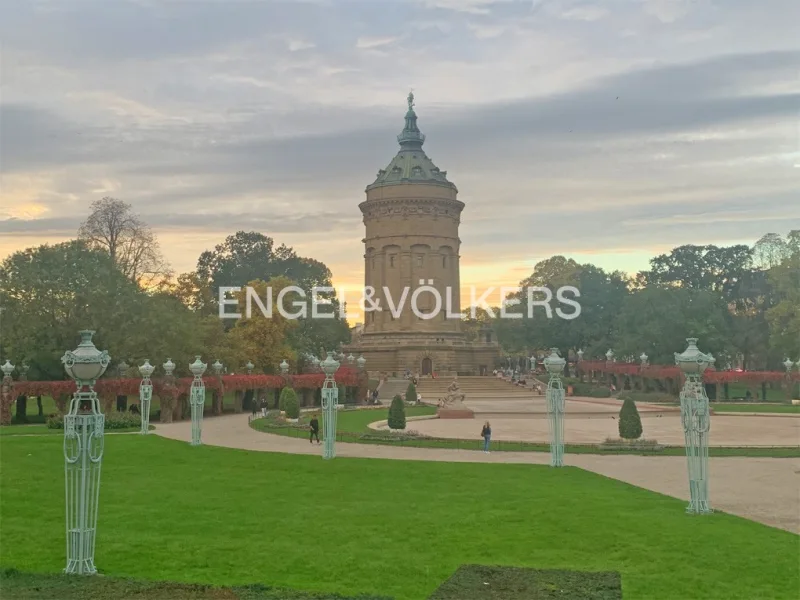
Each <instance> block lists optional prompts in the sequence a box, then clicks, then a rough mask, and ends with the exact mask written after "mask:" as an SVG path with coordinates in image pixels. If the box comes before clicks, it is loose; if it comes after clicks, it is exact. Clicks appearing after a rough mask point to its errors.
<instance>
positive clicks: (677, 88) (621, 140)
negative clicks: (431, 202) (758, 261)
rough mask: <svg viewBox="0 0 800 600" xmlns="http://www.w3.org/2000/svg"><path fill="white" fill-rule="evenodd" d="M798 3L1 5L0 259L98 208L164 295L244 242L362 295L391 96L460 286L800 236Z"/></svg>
mask: <svg viewBox="0 0 800 600" xmlns="http://www.w3.org/2000/svg"><path fill="white" fill-rule="evenodd" d="M798 23H800V2H797V0H763V1H761V2H752V1H749V0H724V1H723V0H719V1H716V2H711V1H702V0H695V1H684V0H605V1H603V2H576V1H571V0H564V1H559V0H552V1H549V0H526V1H511V0H403V1H394V0H372V1H349V0H304V1H299V0H298V1H294V2H288V1H286V2H278V1H270V0H225V1H217V0H162V1H158V0H130V1H126V0H114V1H113V2H109V1H107V0H102V1H101V0H57V1H54V0H47V1H45V0H27V1H21V0H6V1H5V2H4V3H2V5H0V40H1V42H2V43H1V45H0V86H2V87H1V89H0V258H2V257H4V256H7V255H8V254H10V253H12V252H14V251H15V250H19V249H22V248H25V247H29V246H33V245H38V244H41V243H52V242H58V241H63V240H66V239H70V238H73V237H75V234H76V230H77V228H78V225H79V224H80V222H81V221H82V220H83V219H85V217H86V216H87V214H88V210H89V204H90V203H91V202H92V201H93V200H96V199H99V198H101V197H103V196H114V197H117V198H120V199H122V200H124V201H126V202H129V203H131V204H132V205H133V208H134V210H135V211H136V212H137V213H139V214H140V215H141V216H142V217H143V218H144V220H145V221H147V222H148V223H149V224H150V225H151V226H152V227H153V228H154V230H155V231H156V233H157V234H158V237H159V240H160V243H161V247H162V249H163V251H164V253H165V255H166V257H167V259H168V260H169V262H170V263H171V265H172V267H173V268H174V269H175V270H176V271H177V272H186V271H189V270H192V269H193V268H194V266H195V264H196V260H197V257H198V256H199V254H200V253H201V252H202V251H203V250H206V249H211V248H213V247H214V246H215V245H216V244H218V243H220V242H222V241H223V240H224V238H225V237H226V236H227V235H229V234H231V233H233V232H235V231H237V230H242V229H243V230H248V231H249V230H257V231H260V232H263V233H265V234H267V235H270V236H272V237H273V238H274V239H275V240H276V243H278V244H280V243H286V244H288V245H291V246H293V247H294V248H295V249H296V250H297V252H298V253H299V254H301V255H304V256H311V257H313V258H316V259H319V260H322V261H323V262H325V263H326V264H327V265H328V266H329V267H330V268H331V270H332V271H333V275H334V283H335V284H336V285H337V286H344V287H347V288H354V289H355V288H357V287H359V286H360V285H362V282H363V264H364V261H363V258H362V257H363V244H362V242H361V239H362V237H363V233H364V230H363V223H362V220H361V214H360V211H359V209H358V204H359V203H360V202H362V201H363V200H364V188H365V186H366V185H368V184H370V183H372V181H373V180H374V178H375V175H376V173H377V171H378V169H381V168H383V167H385V166H386V165H387V164H388V163H389V161H390V160H391V159H392V157H393V156H394V154H395V153H396V151H397V149H398V146H397V141H396V135H397V134H398V133H399V132H400V130H401V129H402V127H403V116H404V113H405V110H406V96H407V94H408V92H409V90H410V89H413V90H414V94H415V96H416V112H417V115H418V117H419V121H418V123H419V126H420V129H421V130H422V131H423V132H424V133H425V134H426V136H427V140H426V143H425V150H426V152H427V154H428V155H429V156H430V157H431V158H432V159H433V160H434V162H435V163H436V165H437V166H438V167H440V168H441V169H442V170H447V171H448V179H450V180H451V181H453V182H454V183H455V184H456V185H457V186H458V189H459V199H460V200H462V201H463V202H464V203H465V204H466V207H465V209H464V212H463V213H462V223H461V229H460V235H461V240H462V246H461V257H462V258H461V263H462V283H463V284H464V285H477V286H482V287H484V288H485V287H487V286H499V285H515V284H516V283H518V282H519V281H520V280H522V279H523V278H525V277H526V276H528V275H529V274H530V272H531V270H532V268H533V265H534V264H535V263H536V262H538V261H539V260H542V259H544V258H547V257H549V256H552V255H556V254H562V255H566V256H569V257H572V258H575V259H576V260H578V261H579V262H592V263H594V264H596V265H598V266H601V267H603V268H607V269H622V270H625V271H629V272H635V271H638V270H640V269H644V268H646V267H647V265H648V260H649V258H650V257H651V256H653V255H656V254H660V253H663V252H668V251H669V250H670V249H671V248H673V247H675V246H678V245H682V244H710V243H713V244H720V245H726V244H734V243H747V244H752V243H753V242H754V241H755V240H756V239H758V238H759V237H760V236H761V235H762V234H764V233H767V232H776V233H781V234H783V233H786V232H788V231H789V230H790V229H792V228H797V227H798V226H800V121H799V120H798V117H799V116H800V26H799V25H798Z"/></svg>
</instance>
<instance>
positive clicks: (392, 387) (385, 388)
mask: <svg viewBox="0 0 800 600" xmlns="http://www.w3.org/2000/svg"><path fill="white" fill-rule="evenodd" d="M408 384H409V380H408V379H403V378H401V377H390V378H389V379H387V380H386V381H384V382H383V384H382V385H381V386H380V387H379V388H378V401H379V402H380V403H381V404H391V403H392V398H394V397H395V394H400V396H401V397H402V398H403V399H405V397H406V390H407V389H408Z"/></svg>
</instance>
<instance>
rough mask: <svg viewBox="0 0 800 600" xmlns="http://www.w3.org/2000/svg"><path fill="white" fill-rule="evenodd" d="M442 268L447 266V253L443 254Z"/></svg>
mask: <svg viewBox="0 0 800 600" xmlns="http://www.w3.org/2000/svg"><path fill="white" fill-rule="evenodd" d="M442 268H443V269H446V268H447V255H444V256H442Z"/></svg>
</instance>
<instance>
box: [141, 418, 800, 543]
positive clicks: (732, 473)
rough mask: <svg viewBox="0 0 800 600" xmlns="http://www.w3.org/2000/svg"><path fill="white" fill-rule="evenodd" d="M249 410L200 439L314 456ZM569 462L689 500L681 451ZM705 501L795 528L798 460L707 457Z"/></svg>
mask: <svg viewBox="0 0 800 600" xmlns="http://www.w3.org/2000/svg"><path fill="white" fill-rule="evenodd" d="M247 417H248V415H246V414H238V415H226V416H222V417H213V418H209V419H205V420H204V422H203V443H204V444H206V445H209V446H223V447H226V448H238V449H242V450H256V451H261V452H282V453H288V454H314V455H317V456H319V455H320V454H321V452H322V450H321V447H320V446H317V445H313V446H312V445H311V444H309V443H308V442H307V441H306V440H304V439H297V438H290V437H286V436H280V435H272V434H268V433H262V432H260V431H255V430H254V429H252V428H251V427H250V425H249V424H248V422H247ZM155 433H156V434H157V435H161V436H163V437H166V438H171V439H175V440H182V441H186V442H188V441H189V440H190V439H191V423H190V422H188V421H182V422H179V423H170V424H156V430H155ZM336 455H337V457H358V458H383V459H397V460H432V461H443V462H479V463H527V464H548V463H549V460H550V457H549V455H548V454H547V453H545V452H493V453H491V454H484V453H483V452H476V451H471V450H450V449H439V448H436V449H433V448H397V447H394V446H378V445H371V444H349V443H342V442H340V443H338V444H337V445H336ZM564 461H565V463H566V464H567V465H570V466H575V467H580V468H582V469H586V470H587V471H592V472H594V473H598V474H600V475H605V476H606V477H611V478H614V479H618V480H620V481H624V482H626V483H630V484H632V485H635V486H638V487H642V488H645V489H648V490H652V491H654V492H659V493H661V494H666V495H668V496H673V497H675V498H680V499H682V500H687V501H688V499H689V494H688V483H687V481H686V459H685V458H683V457H680V456H652V457H648V456H621V455H613V456H603V455H597V454H567V455H566V456H565V457H564ZM709 471H710V477H711V479H710V482H709V486H710V493H711V505H712V506H713V507H714V508H716V509H719V510H722V511H725V512H728V513H731V514H735V515H739V516H741V517H746V518H748V519H752V520H754V521H759V522H761V523H764V524H766V525H771V526H773V527H779V528H781V529H786V530H787V531H791V532H793V533H798V534H800V459H790V458H710V459H709Z"/></svg>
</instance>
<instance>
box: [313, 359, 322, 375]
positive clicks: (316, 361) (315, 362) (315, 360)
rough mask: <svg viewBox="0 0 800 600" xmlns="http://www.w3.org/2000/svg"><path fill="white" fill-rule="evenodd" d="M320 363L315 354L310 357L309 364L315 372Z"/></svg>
mask: <svg viewBox="0 0 800 600" xmlns="http://www.w3.org/2000/svg"><path fill="white" fill-rule="evenodd" d="M320 364H321V363H320V360H319V359H318V358H317V357H316V356H314V357H313V358H312V359H311V365H312V366H313V367H314V371H315V372H319V370H320V366H319V365H320Z"/></svg>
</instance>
